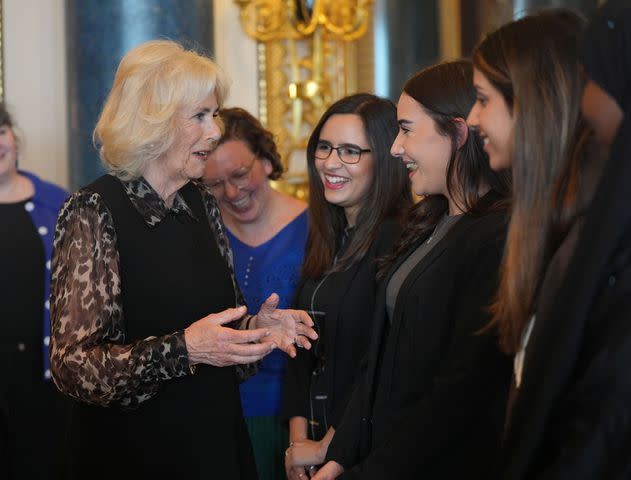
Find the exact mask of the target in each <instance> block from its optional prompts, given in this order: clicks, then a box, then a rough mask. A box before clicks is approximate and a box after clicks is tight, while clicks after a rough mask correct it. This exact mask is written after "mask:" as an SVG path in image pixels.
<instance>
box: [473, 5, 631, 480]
mask: <svg viewBox="0 0 631 480" xmlns="http://www.w3.org/2000/svg"><path fill="white" fill-rule="evenodd" d="M624 3H625V6H624V7H623V6H622V5H621V4H622V2H621V4H620V5H621V6H620V7H618V8H615V7H614V6H613V5H610V7H609V8H605V9H603V10H602V11H601V12H600V14H599V15H598V17H597V18H596V19H595V21H594V22H593V24H592V27H591V28H590V31H589V34H588V35H587V37H586V38H585V39H584V41H583V43H584V49H585V61H584V67H585V70H584V71H586V72H587V74H588V76H589V77H590V78H591V80H592V81H590V82H589V83H588V84H587V88H585V89H584V86H585V83H586V77H585V75H584V71H583V69H582V68H581V65H580V63H579V44H580V42H581V37H582V31H583V28H582V27H583V22H582V21H581V20H580V19H579V18H577V17H576V15H574V14H572V13H570V12H567V11H553V12H549V13H542V14H539V15H533V16H531V17H526V18H524V19H522V20H519V21H517V22H512V23H510V24H507V25H506V26H504V27H501V28H500V29H499V30H497V31H496V32H494V33H492V34H490V35H489V36H488V37H487V38H486V39H484V40H483V41H482V43H481V44H480V45H479V46H478V47H477V48H476V50H475V52H474V62H475V66H476V71H475V75H474V78H475V83H476V87H477V89H478V103H477V105H476V107H475V109H474V111H473V112H472V114H471V119H470V121H471V123H472V124H473V125H475V126H477V127H478V128H479V129H480V131H481V133H482V135H483V136H484V137H485V138H487V151H488V152H489V155H490V156H491V162H492V165H493V166H494V168H498V167H501V166H511V167H512V169H513V179H514V184H515V194H514V205H513V215H512V218H511V224H510V231H509V237H508V242H507V250H506V255H505V258H504V261H503V265H502V272H501V278H502V281H501V286H500V290H499V294H498V299H497V301H496V303H495V305H494V317H493V325H495V326H497V327H498V328H499V332H500V339H501V342H502V345H503V347H504V349H505V350H506V351H507V352H510V353H516V357H515V365H514V382H513V387H512V391H511V402H510V407H509V410H508V412H507V417H506V418H507V422H506V431H505V440H504V445H503V455H502V461H501V463H500V472H499V476H500V477H501V478H503V479H506V480H509V479H510V480H521V479H532V478H573V479H601V478H608V479H609V478H612V479H613V478H629V475H630V474H631V461H630V457H629V439H631V420H630V419H631V416H630V407H629V406H630V405H631V382H630V377H629V373H628V369H629V367H628V366H629V364H630V362H631V323H630V322H629V318H631V301H630V299H631V281H630V280H631V236H630V234H631V217H630V210H629V208H628V195H629V189H630V188H631V184H630V180H629V179H630V178H631V170H630V169H629V165H631V163H629V158H630V156H631V149H630V145H629V138H630V137H629V131H630V129H629V124H628V122H626V121H625V124H623V126H622V130H621V131H620V132H619V133H618V139H617V141H616V143H615V146H614V150H613V151H612V156H611V158H610V159H609V161H608V163H607V165H606V169H605V170H604V172H603V174H602V175H603V176H602V179H603V180H602V183H601V185H600V187H598V190H597V191H596V194H595V196H593V200H592V192H593V191H594V189H595V186H596V185H597V184H598V179H599V178H600V177H601V172H602V162H600V158H599V156H598V155H596V156H594V155H591V148H590V137H591V131H590V129H589V128H587V126H586V124H585V121H584V120H583V118H582V117H581V114H580V111H579V104H580V98H581V93H582V92H583V90H584V92H585V93H584V95H583V102H582V107H583V112H584V113H585V118H587V119H589V121H590V123H591V124H592V125H593V126H594V130H595V132H596V137H597V139H598V140H600V141H601V142H603V143H604V144H609V145H610V144H611V143H612V142H613V139H614V138H616V133H617V131H618V127H619V126H620V125H621V124H622V118H623V116H624V117H626V112H627V111H628V102H629V99H630V98H631V96H630V95H631V90H630V89H629V81H630V80H631V73H630V72H631V70H630V68H629V66H630V65H631V40H630V39H631V37H630V36H629V35H630V34H631V8H630V7H629V6H628V4H627V2H624ZM525 72H528V73H527V74H526V73H525ZM526 77H528V78H526ZM542 99H545V100H546V101H542ZM625 120H626V118H625ZM591 202H593V203H591ZM590 203H591V206H590Z"/></svg>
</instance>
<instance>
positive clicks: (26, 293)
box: [0, 199, 44, 389]
mask: <svg viewBox="0 0 631 480" xmlns="http://www.w3.org/2000/svg"><path fill="white" fill-rule="evenodd" d="M29 200H30V199H29ZM29 200H25V201H23V202H18V203H10V204H4V203H0V226H1V228H2V235H0V272H2V275H0V305H2V323H1V324H0V328H1V332H2V335H0V345H1V347H0V348H2V354H3V358H2V360H3V361H1V362H0V372H1V373H0V379H1V380H0V388H2V389H4V387H5V386H7V383H6V381H7V377H6V375H8V374H9V373H10V372H11V371H12V369H13V367H14V365H13V362H14V361H17V363H18V364H20V365H21V367H20V368H22V369H25V368H28V375H29V377H31V378H37V377H40V378H41V370H42V362H41V349H40V348H39V346H40V345H41V336H42V328H41V316H42V308H43V305H42V301H43V300H42V299H43V298H44V283H43V282H42V278H43V277H44V247H43V245H42V241H41V239H40V237H39V234H38V233H37V230H36V229H35V226H34V225H33V222H32V221H31V218H30V216H29V214H28V212H27V211H26V209H25V207H24V206H25V204H26V203H27V202H28V201H29ZM27 343H28V350H29V352H30V357H32V358H30V359H31V360H32V362H31V361H29V362H25V360H24V352H25V351H26V346H27V345H26V344H27ZM20 346H21V348H18V347H20ZM9 352H10V353H11V355H12V356H10V357H6V355H9ZM16 352H19V353H20V355H19V356H18V357H15V354H16ZM25 363H26V364H28V367H27V365H25ZM31 369H32V370H31ZM23 373H27V372H26V371H23Z"/></svg>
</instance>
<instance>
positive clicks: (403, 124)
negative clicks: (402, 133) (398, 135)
mask: <svg viewBox="0 0 631 480" xmlns="http://www.w3.org/2000/svg"><path fill="white" fill-rule="evenodd" d="M397 123H398V124H399V126H400V127H406V126H408V125H412V120H406V119H405V118H402V119H401V120H399V121H398V122H397Z"/></svg>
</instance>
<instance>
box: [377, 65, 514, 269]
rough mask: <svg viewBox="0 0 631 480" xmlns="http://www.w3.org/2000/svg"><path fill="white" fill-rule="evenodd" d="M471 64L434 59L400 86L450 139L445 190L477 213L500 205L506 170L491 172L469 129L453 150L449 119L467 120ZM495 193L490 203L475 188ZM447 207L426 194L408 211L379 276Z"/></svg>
mask: <svg viewBox="0 0 631 480" xmlns="http://www.w3.org/2000/svg"><path fill="white" fill-rule="evenodd" d="M472 78H473V66H472V64H471V62H470V61H468V60H457V61H453V62H445V63H440V64H438V65H434V66H431V67H429V68H426V69H424V70H421V71H420V72H418V73H416V74H415V75H414V76H413V77H412V78H410V79H409V80H408V81H407V82H406V84H405V85H404V86H403V92H405V93H406V94H408V95H409V96H410V97H412V98H413V99H414V100H416V101H417V102H418V103H419V105H420V106H421V108H422V109H423V110H424V111H425V113H427V115H429V116H430V117H431V118H432V119H433V120H434V125H435V127H436V131H437V132H438V133H439V134H440V135H443V136H445V137H448V138H449V139H450V140H451V158H450V159H449V162H448V164H447V174H446V175H447V191H448V194H449V196H450V197H451V198H452V199H453V201H454V202H455V203H457V204H458V206H459V207H460V208H461V210H462V211H464V212H469V213H470V214H472V215H482V214H485V213H487V212H488V211H490V210H495V209H502V208H506V203H507V202H506V199H507V197H508V196H509V194H510V179H509V175H508V174H507V173H506V172H494V171H493V170H491V167H490V166H489V161H488V158H487V156H486V154H485V153H484V151H483V149H482V142H481V140H480V136H479V135H478V133H477V131H475V130H470V131H469V135H468V137H467V140H466V141H465V142H464V144H463V145H462V146H461V147H460V148H459V147H458V145H459V143H460V134H459V131H458V126H457V124H456V122H455V121H454V120H456V119H461V120H463V121H464V119H466V118H467V116H468V114H469V111H470V110H471V107H473V104H474V103H475V98H476V93H475V89H474V87H473V80H472ZM489 188H490V189H491V190H493V191H494V192H496V193H497V196H496V197H497V199H496V201H494V202H480V198H481V194H480V192H482V191H486V190H487V189H489ZM448 210H449V203H448V201H447V198H446V197H445V196H443V195H427V196H426V197H424V198H423V200H421V201H420V202H418V203H417V204H416V205H415V206H414V208H412V209H411V210H410V212H409V215H408V218H407V221H406V226H405V230H404V232H403V234H402V235H401V238H400V240H399V241H398V242H397V244H396V245H395V247H394V250H393V252H392V253H391V254H390V255H387V256H385V257H383V258H382V259H381V260H380V262H379V263H380V269H379V275H380V276H383V275H385V273H386V272H387V271H388V269H389V267H390V266H391V265H392V263H394V261H395V260H396V259H397V257H398V256H399V255H401V254H403V253H404V252H405V251H407V250H409V249H410V248H412V246H413V245H414V244H416V242H417V241H418V239H419V238H421V237H422V236H424V235H426V234H427V233H428V232H430V231H432V230H433V229H434V228H435V227H436V224H437V223H438V221H439V220H440V218H441V217H442V216H443V215H445V213H447V211H448Z"/></svg>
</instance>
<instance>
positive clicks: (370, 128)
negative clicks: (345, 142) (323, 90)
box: [302, 93, 412, 278]
mask: <svg viewBox="0 0 631 480" xmlns="http://www.w3.org/2000/svg"><path fill="white" fill-rule="evenodd" d="M337 114H355V115H357V116H359V118H360V119H361V120H362V123H363V125H364V129H365V132H366V138H367V139H368V142H369V143H370V150H371V151H372V155H373V159H374V162H373V175H372V180H371V185H370V187H369V189H368V195H367V196H366V198H365V200H364V203H363V204H362V207H361V210H360V211H359V214H358V215H357V221H356V224H355V233H354V235H353V237H352V240H351V241H350V243H349V245H348V247H346V248H345V249H344V254H343V255H342V256H341V257H340V258H338V260H337V262H334V258H335V255H336V253H337V252H338V250H339V248H340V239H341V238H342V235H343V232H344V229H345V228H346V226H347V222H346V216H345V215H344V209H343V208H342V207H340V206H339V205H333V204H331V203H329V202H327V201H326V198H325V197H324V185H323V184H322V180H321V179H320V175H319V174H318V171H317V170H316V167H315V150H316V147H317V144H318V141H319V140H320V132H321V131H322V128H323V126H324V124H325V123H326V122H327V121H328V120H329V118H331V117H332V116H333V115H337ZM396 135H397V114H396V107H395V106H394V104H393V103H392V102H391V101H390V100H386V99H383V98H379V97H377V96H375V95H372V94H369V93H358V94H355V95H351V96H348V97H345V98H342V99H341V100H338V101H337V102H335V103H334V104H333V105H331V106H330V107H329V109H328V110H327V111H326V112H325V113H324V115H322V118H321V119H320V121H319V122H318V124H317V125H316V127H315V129H314V130H313V133H312V134H311V137H310V138H309V143H308V145H307V166H308V171H309V235H308V237H307V246H306V252H305V262H304V264H303V268H302V273H303V275H305V276H307V277H311V278H318V277H321V276H322V275H324V274H326V273H329V272H332V271H341V270H344V269H347V268H348V267H350V266H351V265H354V264H355V263H357V262H359V261H360V260H361V259H362V258H363V257H364V255H366V252H367V251H368V249H369V248H370V246H371V245H372V244H373V242H374V241H375V240H376V238H377V235H378V233H379V228H380V227H381V224H382V223H383V222H384V221H385V220H386V219H388V218H392V219H396V220H400V219H401V218H402V216H403V215H404V214H405V212H407V210H408V209H409V207H410V206H411V204H412V193H411V190H410V182H409V180H408V177H407V171H406V169H405V167H404V165H403V162H401V161H399V160H398V159H395V158H394V157H393V156H392V155H391V154H390V146H391V145H392V142H393V141H394V139H395V137H396ZM334 263H335V264H334Z"/></svg>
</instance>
